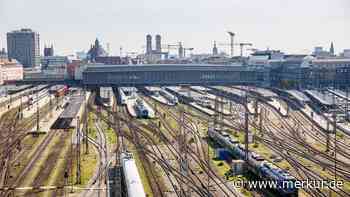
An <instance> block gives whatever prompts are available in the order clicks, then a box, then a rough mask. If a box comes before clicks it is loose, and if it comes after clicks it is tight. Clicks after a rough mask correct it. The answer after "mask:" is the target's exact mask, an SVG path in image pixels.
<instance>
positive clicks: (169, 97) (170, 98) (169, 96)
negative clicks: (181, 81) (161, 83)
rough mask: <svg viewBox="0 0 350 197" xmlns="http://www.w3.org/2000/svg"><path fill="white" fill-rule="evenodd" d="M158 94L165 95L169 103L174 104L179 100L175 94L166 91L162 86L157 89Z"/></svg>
mask: <svg viewBox="0 0 350 197" xmlns="http://www.w3.org/2000/svg"><path fill="white" fill-rule="evenodd" d="M159 94H160V95H162V96H163V97H165V98H166V99H167V100H168V101H169V103H170V104H171V105H176V104H177V103H178V102H179V100H178V99H177V97H176V96H174V95H172V94H171V93H169V92H168V91H166V90H165V89H164V88H162V89H161V90H160V91H159Z"/></svg>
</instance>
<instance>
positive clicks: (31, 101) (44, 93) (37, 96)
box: [27, 89, 49, 105]
mask: <svg viewBox="0 0 350 197" xmlns="http://www.w3.org/2000/svg"><path fill="white" fill-rule="evenodd" d="M48 94H49V93H48V91H47V90H45V89H44V90H41V91H40V92H38V93H35V94H33V95H32V96H30V97H29V98H28V101H27V102H28V103H27V104H28V105H33V104H35V103H36V102H38V100H41V99H43V98H45V97H46V96H48Z"/></svg>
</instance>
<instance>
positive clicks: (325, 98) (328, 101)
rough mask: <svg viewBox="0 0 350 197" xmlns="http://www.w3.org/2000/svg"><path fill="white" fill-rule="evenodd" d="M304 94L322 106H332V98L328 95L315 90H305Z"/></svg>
mask: <svg viewBox="0 0 350 197" xmlns="http://www.w3.org/2000/svg"><path fill="white" fill-rule="evenodd" d="M304 92H305V93H306V94H307V95H309V96H310V97H312V98H313V99H315V100H316V101H317V102H319V103H320V104H322V105H324V106H332V105H333V98H332V96H330V95H327V94H325V93H321V92H318V91H316V90H305V91H304Z"/></svg>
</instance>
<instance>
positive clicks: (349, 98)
mask: <svg viewBox="0 0 350 197" xmlns="http://www.w3.org/2000/svg"><path fill="white" fill-rule="evenodd" d="M327 91H328V92H330V93H331V94H334V95H336V96H337V97H339V98H341V99H345V100H347V101H350V96H349V95H346V92H344V91H341V90H332V89H328V90H327Z"/></svg>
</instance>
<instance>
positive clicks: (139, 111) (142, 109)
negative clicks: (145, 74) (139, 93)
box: [134, 99, 149, 118]
mask: <svg viewBox="0 0 350 197" xmlns="http://www.w3.org/2000/svg"><path fill="white" fill-rule="evenodd" d="M134 109H135V112H136V116H137V117H138V118H149V111H148V109H147V107H146V106H145V104H144V103H143V101H142V100H141V99H137V100H136V102H135V105H134Z"/></svg>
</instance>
